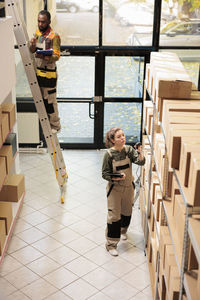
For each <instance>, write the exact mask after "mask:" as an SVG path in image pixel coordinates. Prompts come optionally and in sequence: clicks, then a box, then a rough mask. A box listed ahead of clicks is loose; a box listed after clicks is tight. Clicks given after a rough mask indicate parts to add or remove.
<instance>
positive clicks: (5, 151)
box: [0, 145, 13, 174]
mask: <svg viewBox="0 0 200 300" xmlns="http://www.w3.org/2000/svg"><path fill="white" fill-rule="evenodd" d="M0 157H5V159H6V172H7V174H8V173H9V171H10V168H11V166H12V162H13V156H12V146H9V145H8V146H3V147H2V148H1V149H0Z"/></svg>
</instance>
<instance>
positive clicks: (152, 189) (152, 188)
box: [151, 172, 160, 204]
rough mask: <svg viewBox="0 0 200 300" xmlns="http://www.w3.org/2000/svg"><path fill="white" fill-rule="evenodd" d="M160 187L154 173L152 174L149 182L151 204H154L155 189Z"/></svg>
mask: <svg viewBox="0 0 200 300" xmlns="http://www.w3.org/2000/svg"><path fill="white" fill-rule="evenodd" d="M156 186H160V182H159V179H158V176H157V173H156V172H152V181H151V202H152V203H153V204H154V203H155V188H156Z"/></svg>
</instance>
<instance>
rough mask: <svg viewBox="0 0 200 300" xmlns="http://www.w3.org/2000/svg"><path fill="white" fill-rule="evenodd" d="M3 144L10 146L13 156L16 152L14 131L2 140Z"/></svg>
mask: <svg viewBox="0 0 200 300" xmlns="http://www.w3.org/2000/svg"><path fill="white" fill-rule="evenodd" d="M4 145H11V146H12V156H13V157H14V156H15V154H16V153H17V135H16V133H10V134H9V136H8V137H7V139H6V140H5V142H4Z"/></svg>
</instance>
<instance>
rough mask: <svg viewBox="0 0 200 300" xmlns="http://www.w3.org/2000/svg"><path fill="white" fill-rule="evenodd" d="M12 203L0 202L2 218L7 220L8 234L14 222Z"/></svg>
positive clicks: (0, 215)
mask: <svg viewBox="0 0 200 300" xmlns="http://www.w3.org/2000/svg"><path fill="white" fill-rule="evenodd" d="M12 218H13V214H12V203H10V202H0V220H5V224H6V235H8V232H9V230H10V226H11V223H12Z"/></svg>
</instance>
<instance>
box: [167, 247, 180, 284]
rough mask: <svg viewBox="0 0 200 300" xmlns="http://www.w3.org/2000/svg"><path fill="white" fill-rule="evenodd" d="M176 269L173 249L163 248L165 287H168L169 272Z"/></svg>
mask: <svg viewBox="0 0 200 300" xmlns="http://www.w3.org/2000/svg"><path fill="white" fill-rule="evenodd" d="M172 266H173V267H176V268H177V264H176V258H175V254H174V249H173V246H172V245H166V246H165V260H164V272H165V278H166V283H167V286H169V279H170V275H171V274H170V271H171V267H172Z"/></svg>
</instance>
